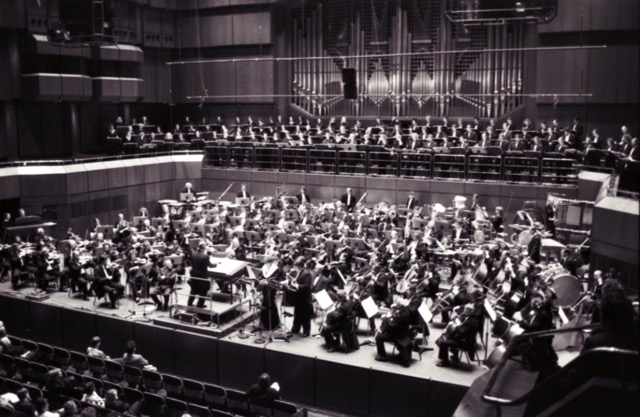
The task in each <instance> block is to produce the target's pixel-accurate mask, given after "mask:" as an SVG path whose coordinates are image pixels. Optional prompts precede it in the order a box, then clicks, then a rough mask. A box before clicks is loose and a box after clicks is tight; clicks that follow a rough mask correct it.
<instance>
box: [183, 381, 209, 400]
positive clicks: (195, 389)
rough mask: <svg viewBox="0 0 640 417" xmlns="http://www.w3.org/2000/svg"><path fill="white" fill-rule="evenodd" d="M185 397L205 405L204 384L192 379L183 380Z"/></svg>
mask: <svg viewBox="0 0 640 417" xmlns="http://www.w3.org/2000/svg"><path fill="white" fill-rule="evenodd" d="M182 390H183V393H184V398H185V399H186V400H187V401H189V402H193V403H196V404H200V405H204V404H205V403H204V385H203V384H202V383H201V382H198V381H194V380H192V379H183V380H182Z"/></svg>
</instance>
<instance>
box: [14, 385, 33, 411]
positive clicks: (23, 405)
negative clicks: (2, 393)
mask: <svg viewBox="0 0 640 417" xmlns="http://www.w3.org/2000/svg"><path fill="white" fill-rule="evenodd" d="M16 395H17V396H18V402H17V403H15V404H13V409H14V410H16V411H17V412H19V413H22V414H24V415H27V416H35V415H36V406H35V405H33V403H32V402H31V398H30V397H29V391H27V389H26V388H20V389H19V390H18V391H16Z"/></svg>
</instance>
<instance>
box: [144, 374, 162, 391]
mask: <svg viewBox="0 0 640 417" xmlns="http://www.w3.org/2000/svg"><path fill="white" fill-rule="evenodd" d="M142 383H143V385H144V387H145V389H147V390H151V391H153V392H156V391H158V390H160V389H163V388H164V386H163V383H162V375H160V373H158V372H155V371H146V370H143V371H142Z"/></svg>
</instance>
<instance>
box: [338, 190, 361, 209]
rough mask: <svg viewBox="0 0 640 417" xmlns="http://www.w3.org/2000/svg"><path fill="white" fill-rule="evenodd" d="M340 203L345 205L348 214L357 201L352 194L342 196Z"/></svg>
mask: <svg viewBox="0 0 640 417" xmlns="http://www.w3.org/2000/svg"><path fill="white" fill-rule="evenodd" d="M340 202H341V203H342V204H344V205H345V207H346V208H347V211H348V212H349V213H352V212H353V209H354V208H355V206H356V203H357V202H358V199H357V198H356V196H355V195H353V194H351V195H349V194H343V195H342V197H340Z"/></svg>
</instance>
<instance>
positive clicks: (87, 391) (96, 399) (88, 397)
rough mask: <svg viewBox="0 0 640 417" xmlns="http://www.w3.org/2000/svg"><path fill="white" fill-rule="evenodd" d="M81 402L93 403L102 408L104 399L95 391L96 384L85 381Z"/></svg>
mask: <svg viewBox="0 0 640 417" xmlns="http://www.w3.org/2000/svg"><path fill="white" fill-rule="evenodd" d="M81 401H82V402H83V403H87V404H91V405H95V406H96V407H100V408H104V400H103V399H102V397H100V396H99V395H98V393H97V392H96V386H95V385H94V383H93V381H89V382H86V383H85V384H84V394H82V400H81Z"/></svg>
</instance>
